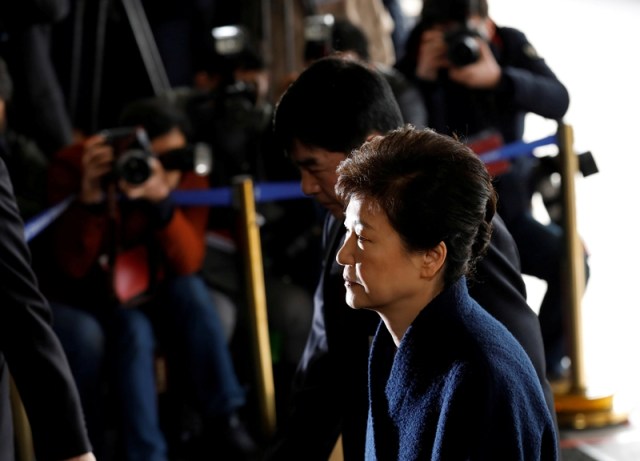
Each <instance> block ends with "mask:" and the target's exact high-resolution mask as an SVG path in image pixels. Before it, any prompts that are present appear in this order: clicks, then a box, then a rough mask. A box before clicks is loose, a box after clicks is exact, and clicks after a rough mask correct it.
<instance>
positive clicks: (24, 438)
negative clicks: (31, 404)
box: [9, 376, 36, 461]
mask: <svg viewBox="0 0 640 461" xmlns="http://www.w3.org/2000/svg"><path fill="white" fill-rule="evenodd" d="M9 396H10V400H11V412H12V414H13V426H14V430H15V441H16V454H17V456H18V458H17V459H18V461H35V459H36V455H35V452H34V449H33V438H32V435H31V426H30V424H29V418H28V417H27V413H26V411H25V409H24V406H23V404H22V400H21V399H20V393H19V392H18V388H17V387H16V384H15V382H14V381H13V377H11V376H10V377H9Z"/></svg>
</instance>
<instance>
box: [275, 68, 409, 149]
mask: <svg viewBox="0 0 640 461" xmlns="http://www.w3.org/2000/svg"><path fill="white" fill-rule="evenodd" d="M402 124H403V121H402V115H401V114H400V109H399V107H398V103H397V102H396V99H395V97H394V96H393V93H392V91H391V88H390V87H389V84H388V83H387V82H386V80H385V79H384V78H383V77H382V76H381V75H380V74H379V73H378V72H377V71H375V70H372V69H369V68H367V67H365V66H364V65H362V64H359V63H357V62H355V61H352V60H348V59H342V58H338V57H327V58H322V59H319V60H318V61H316V62H314V63H313V64H311V65H310V66H309V67H308V68H307V69H306V70H304V71H303V72H302V73H301V74H300V76H299V77H298V78H297V79H296V80H295V81H294V82H293V83H292V84H291V85H290V86H289V88H288V89H287V91H286V92H285V93H284V95H282V97H281V98H280V101H279V103H278V105H277V107H276V111H275V115H274V135H275V139H276V142H277V144H278V146H279V147H280V148H282V149H284V150H285V151H289V150H290V149H291V147H292V145H293V142H294V140H298V141H299V142H301V143H302V144H304V145H307V146H314V147H320V148H322V149H326V150H329V151H332V152H344V153H346V154H349V153H350V152H351V151H352V150H353V149H355V148H356V147H359V146H360V145H361V144H362V143H363V142H364V141H365V140H366V139H367V137H368V136H369V135H370V134H371V133H374V132H377V133H386V132H387V131H390V130H393V129H394V128H398V127H399V126H401V125H402Z"/></svg>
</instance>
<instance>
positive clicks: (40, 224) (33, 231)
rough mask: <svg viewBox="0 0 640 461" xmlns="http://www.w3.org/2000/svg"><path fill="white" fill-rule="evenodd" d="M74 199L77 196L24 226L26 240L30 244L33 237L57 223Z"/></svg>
mask: <svg viewBox="0 0 640 461" xmlns="http://www.w3.org/2000/svg"><path fill="white" fill-rule="evenodd" d="M74 198H75V196H74V195H71V196H69V197H67V198H66V199H64V200H63V201H62V202H60V203H58V204H56V205H54V206H52V207H51V208H49V209H47V210H45V211H43V212H42V213H40V214H38V215H36V216H35V217H34V218H32V219H30V220H29V222H27V223H26V224H25V225H24V238H25V240H26V241H27V242H28V241H29V240H31V239H32V238H33V237H35V236H36V235H38V234H39V233H40V232H42V230H43V229H45V228H46V227H47V226H48V225H49V224H51V223H52V222H53V221H55V220H56V219H57V218H58V216H60V215H61V214H62V213H63V212H64V210H66V209H67V207H68V206H69V205H70V204H71V202H72V201H73V199H74Z"/></svg>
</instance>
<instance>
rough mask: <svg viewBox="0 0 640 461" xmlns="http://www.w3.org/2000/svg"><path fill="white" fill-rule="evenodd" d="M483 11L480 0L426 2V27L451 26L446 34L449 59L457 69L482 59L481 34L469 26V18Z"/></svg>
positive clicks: (423, 14)
mask: <svg viewBox="0 0 640 461" xmlns="http://www.w3.org/2000/svg"><path fill="white" fill-rule="evenodd" d="M480 9H481V5H480V2H479V1H478V0H426V1H425V2H424V7H423V10H422V21H423V23H424V24H425V26H426V27H427V28H428V27H431V26H433V25H434V24H448V25H449V24H450V25H451V28H450V29H449V30H447V32H445V34H444V41H445V43H446V45H447V58H448V59H449V61H450V62H451V64H453V65H454V66H456V67H464V66H467V65H469V64H473V63H474V62H476V61H477V60H478V59H479V58H480V46H479V44H478V42H477V40H478V37H480V36H479V34H478V33H477V32H476V31H474V30H473V29H471V28H469V26H468V25H467V20H468V19H469V16H471V15H472V14H474V13H478V11H479V10H480Z"/></svg>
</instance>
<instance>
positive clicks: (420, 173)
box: [336, 126, 496, 285]
mask: <svg viewBox="0 0 640 461" xmlns="http://www.w3.org/2000/svg"><path fill="white" fill-rule="evenodd" d="M338 174H339V177H338V182H337V185H336V192H337V194H338V196H339V197H340V198H341V199H343V200H344V203H348V201H349V199H350V198H351V197H353V196H357V197H362V198H368V199H371V200H372V201H373V203H375V204H377V205H378V206H380V209H381V210H383V211H384V212H385V213H386V215H387V217H388V219H389V222H390V223H391V225H392V226H393V228H394V229H395V230H396V231H397V232H398V234H399V235H400V237H401V238H402V240H403V242H404V244H405V245H406V248H407V249H408V250H409V251H425V250H428V249H430V248H433V247H434V246H436V245H437V244H438V243H439V242H441V241H442V242H444V243H445V244H446V246H447V262H446V265H445V273H444V280H445V283H446V284H447V285H448V284H451V283H453V282H454V281H456V280H457V279H458V278H459V277H461V276H462V275H472V274H473V271H474V269H475V264H476V261H477V260H478V259H479V258H480V257H482V256H483V255H484V253H485V251H486V248H487V246H488V243H489V240H490V238H491V230H492V226H491V220H492V219H493V215H494V214H495V209H496V194H495V191H494V189H493V186H492V184H491V178H490V176H489V173H488V172H487V169H486V167H485V165H484V163H482V161H481V160H480V159H479V158H478V156H477V155H476V154H474V153H473V152H472V151H471V150H470V149H469V148H468V147H467V146H465V145H464V144H463V143H461V142H459V141H457V140H455V139H453V138H451V137H449V136H445V135H441V134H438V133H436V132H434V131H432V130H429V129H425V130H416V129H414V128H413V127H411V126H407V127H405V128H400V129H397V130H394V131H391V132H390V133H388V134H387V135H385V136H384V137H383V136H378V137H376V138H373V139H372V140H371V141H369V142H367V143H365V144H364V145H362V146H361V147H360V148H359V149H357V150H356V151H354V152H353V154H352V155H351V157H349V158H347V159H346V160H345V161H343V162H342V163H341V164H340V166H339V167H338Z"/></svg>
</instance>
